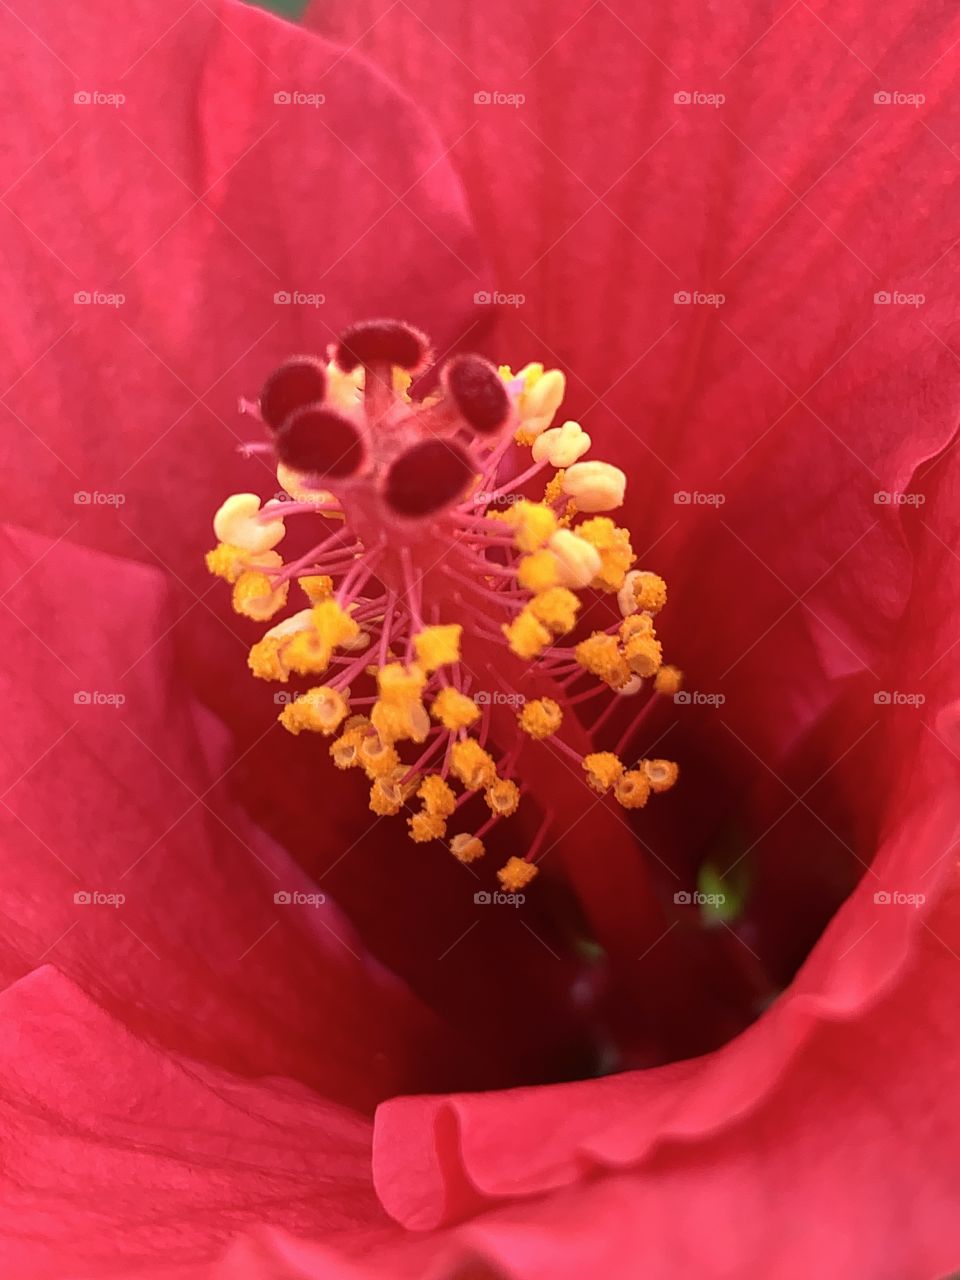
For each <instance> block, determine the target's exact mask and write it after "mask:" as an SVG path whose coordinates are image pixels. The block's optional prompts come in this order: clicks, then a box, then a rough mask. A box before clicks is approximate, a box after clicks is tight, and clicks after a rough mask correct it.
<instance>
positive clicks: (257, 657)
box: [247, 635, 290, 684]
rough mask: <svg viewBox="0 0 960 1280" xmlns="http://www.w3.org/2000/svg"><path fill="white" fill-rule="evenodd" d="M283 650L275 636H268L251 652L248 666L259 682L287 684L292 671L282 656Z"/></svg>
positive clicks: (258, 642) (259, 641) (248, 657)
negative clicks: (284, 662)
mask: <svg viewBox="0 0 960 1280" xmlns="http://www.w3.org/2000/svg"><path fill="white" fill-rule="evenodd" d="M281 648H282V645H281V642H280V641H279V640H278V639H277V638H276V637H275V636H271V635H266V636H264V637H263V639H262V640H258V641H257V643H256V644H255V645H254V646H253V648H252V649H251V650H250V653H249V654H248V656H247V666H248V667H249V668H250V670H251V671H252V672H253V674H254V675H255V676H256V677H257V679H258V680H280V681H281V682H283V683H284V684H285V683H286V682H287V680H288V679H289V678H290V670H289V668H288V667H286V666H284V664H283V660H282V658H281V656H280V651H281Z"/></svg>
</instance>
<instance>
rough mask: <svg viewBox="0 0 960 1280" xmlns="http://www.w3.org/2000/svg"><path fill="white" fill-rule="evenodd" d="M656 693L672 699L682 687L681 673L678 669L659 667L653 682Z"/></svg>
mask: <svg viewBox="0 0 960 1280" xmlns="http://www.w3.org/2000/svg"><path fill="white" fill-rule="evenodd" d="M653 687H654V689H656V691H657V693H663V694H666V695H667V696H668V697H672V696H673V694H675V693H679V691H680V689H681V688H682V687H683V672H682V671H681V670H680V668H679V667H670V666H667V667H661V668H660V670H659V671H658V672H657V674H656V677H655V678H654V681H653Z"/></svg>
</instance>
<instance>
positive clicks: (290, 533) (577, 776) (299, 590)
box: [206, 320, 682, 892]
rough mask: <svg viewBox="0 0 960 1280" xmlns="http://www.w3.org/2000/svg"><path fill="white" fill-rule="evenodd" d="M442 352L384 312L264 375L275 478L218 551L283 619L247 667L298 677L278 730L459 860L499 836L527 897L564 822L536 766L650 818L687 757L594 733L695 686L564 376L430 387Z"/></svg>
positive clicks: (583, 797)
mask: <svg viewBox="0 0 960 1280" xmlns="http://www.w3.org/2000/svg"><path fill="white" fill-rule="evenodd" d="M431 359H432V356H431V352H430V347H429V342H428V340H427V338H426V337H425V336H424V335H423V334H422V333H420V332H419V331H418V330H417V329H415V328H413V327H412V326H411V325H407V324H404V323H402V322H400V321H391V320H376V321H370V322H366V323H361V324H356V325H353V326H351V327H350V328H349V329H348V330H346V331H345V332H344V333H343V334H341V335H340V338H339V339H338V341H337V342H335V343H333V344H332V345H331V347H330V348H329V349H328V350H327V351H326V352H325V353H324V354H323V357H314V356H296V357H292V358H291V359H289V360H287V361H285V362H284V363H283V364H282V365H280V367H279V368H277V369H276V370H274V372H273V373H272V374H271V375H270V377H269V378H268V379H267V381H266V383H265V384H264V386H263V388H262V389H261V392H260V395H259V397H258V399H257V400H256V401H247V400H245V401H242V402H241V407H242V409H243V410H244V412H246V413H247V414H248V415H249V416H251V417H252V418H253V419H254V420H255V421H256V422H257V423H258V424H259V425H260V426H261V428H262V430H263V432H264V433H265V435H266V443H263V442H258V443H256V444H253V445H250V446H248V447H247V452H248V453H249V454H250V455H254V454H255V455H257V456H258V457H260V458H263V457H264V456H266V457H267V458H268V459H269V460H270V464H271V465H272V467H274V468H275V469H276V475H277V483H278V486H279V488H278V491H276V492H275V493H274V494H273V495H272V496H268V498H267V499H266V501H264V500H263V499H262V498H261V497H260V496H259V495H257V494H255V493H235V494H231V495H229V496H228V497H227V498H226V499H225V501H224V502H223V504H222V506H221V507H220V509H219V510H218V511H217V512H216V515H215V517H214V522H213V525H214V532H215V535H216V538H217V544H216V546H215V547H214V548H213V550H211V551H210V552H208V554H207V557H206V563H207V567H208V569H209V571H210V572H211V573H212V574H214V575H216V576H217V577H219V578H222V579H224V580H225V581H226V582H227V583H229V584H230V586H231V587H232V593H233V594H232V601H233V607H234V609H235V610H236V612H237V613H239V614H241V615H242V616H244V617H247V618H250V619H252V620H253V621H255V622H258V623H270V624H271V625H270V626H269V627H268V629H267V630H266V631H265V632H264V633H263V634H262V635H261V636H260V638H259V639H257V640H256V641H255V643H253V645H252V647H251V649H250V653H249V658H248V664H249V667H250V670H251V672H252V673H253V675H254V676H255V677H256V678H258V679H260V680H264V681H269V682H273V683H275V684H279V685H281V686H285V687H286V690H287V692H286V693H285V695H283V696H282V697H280V698H279V699H278V700H280V701H281V702H282V703H283V709H282V710H281V712H280V713H279V717H278V718H279V721H280V723H281V725H282V726H283V727H284V729H286V730H287V731H288V732H290V733H292V734H296V735H299V734H302V733H313V734H317V735H320V736H321V737H324V738H327V739H329V743H328V749H329V754H330V757H331V759H332V762H333V765H334V766H335V767H336V768H337V769H339V770H344V771H349V772H351V773H354V774H356V775H358V778H359V779H361V780H362V785H363V786H364V787H365V788H366V790H367V794H368V803H369V807H370V809H371V810H372V811H373V813H374V814H376V815H377V817H378V818H400V819H403V820H404V821H405V827H406V835H407V837H408V838H409V839H410V840H411V841H413V842H414V843H416V844H420V845H435V846H437V848H438V851H442V853H443V856H450V855H452V856H453V857H454V858H456V859H457V860H458V861H459V862H460V863H461V864H463V865H464V866H471V869H472V864H474V863H475V862H477V860H478V859H480V858H482V857H483V856H484V854H485V853H486V849H487V845H488V843H489V836H490V833H491V832H492V831H493V830H494V828H496V827H498V826H501V825H506V827H507V831H506V832H504V833H503V834H504V835H506V837H507V838H506V844H507V846H508V848H509V849H510V850H511V852H510V856H509V857H508V859H507V861H506V863H505V865H504V866H502V867H501V868H500V870H499V871H498V872H497V875H498V878H499V880H500V883H501V885H502V887H503V888H504V889H505V890H508V891H510V892H515V891H519V890H521V889H523V888H525V887H526V885H528V884H529V883H530V881H531V880H532V879H533V878H534V877H535V876H536V875H537V873H538V869H539V863H540V861H541V860H542V858H543V857H544V855H545V854H546V853H547V852H549V849H550V847H551V844H550V835H551V831H552V830H553V829H554V827H555V825H556V818H557V814H556V812H554V811H553V810H552V809H551V808H550V798H549V796H543V795H541V794H540V792H541V791H542V790H543V788H540V789H535V788H532V787H531V788H528V787H526V786H525V782H524V779H525V777H528V776H529V775H530V774H531V773H532V772H534V771H536V770H540V769H542V767H543V764H544V760H545V761H546V763H547V764H548V765H551V766H552V767H553V768H554V769H555V771H556V784H557V787H558V788H563V789H564V790H570V789H571V788H576V789H577V792H578V795H579V797H580V802H581V803H582V808H583V812H584V813H586V812H587V810H588V809H589V808H590V807H591V806H592V805H594V804H597V803H601V804H613V805H617V806H620V807H621V808H623V809H639V808H643V807H644V806H645V805H646V804H647V803H648V801H649V800H650V798H651V797H652V796H654V795H656V794H657V793H659V792H663V791H666V790H668V789H669V788H670V787H672V786H673V784H674V783H675V782H676V780H677V775H678V769H677V765H676V764H675V763H674V762H672V761H667V760H659V759H658V760H650V759H635V758H630V757H629V755H625V751H624V747H625V744H626V743H627V742H628V741H630V740H631V735H630V733H629V732H628V733H627V734H624V735H621V740H620V742H619V743H617V744H616V745H614V746H612V747H611V746H605V745H604V744H603V742H602V737H603V733H602V730H603V727H604V726H605V725H606V724H608V723H609V721H610V719H611V714H612V712H613V711H614V710H616V707H617V705H620V706H621V707H623V705H624V702H623V700H624V699H629V700H630V704H629V705H630V709H631V712H632V714H631V715H630V716H629V717H628V718H629V720H630V723H631V724H635V723H636V722H637V720H638V719H639V717H640V716H642V715H643V714H644V713H645V711H646V710H647V709H648V708H649V707H650V706H651V705H652V704H653V702H654V700H655V699H656V698H657V696H658V695H660V696H670V695H672V694H674V693H676V692H677V690H678V689H679V688H680V685H681V680H682V675H681V672H680V671H679V670H678V669H677V668H676V667H673V666H667V665H665V664H664V661H663V652H662V646H661V643H660V640H659V639H658V637H657V632H656V615H657V614H658V613H659V612H660V610H661V609H662V608H663V607H664V606H665V604H666V598H667V589H666V584H665V583H664V581H663V579H662V578H661V577H659V575H658V574H656V573H655V572H652V571H651V570H649V569H643V568H638V567H637V565H636V555H635V553H634V551H633V548H632V546H631V541H630V533H629V530H627V529H625V528H622V527H620V526H619V525H618V524H617V522H616V519H615V517H614V515H613V514H612V513H614V512H616V511H617V510H618V509H619V508H620V507H621V506H622V505H623V501H624V495H625V491H626V484H627V477H626V475H625V474H624V472H623V471H621V470H620V469H619V468H618V467H615V466H612V465H610V464H609V463H607V462H604V461H602V460H601V459H598V458H594V457H588V456H587V455H589V454H590V453H591V451H592V448H593V440H592V439H591V437H590V436H589V435H588V434H587V432H586V431H585V430H584V429H583V427H582V426H581V425H580V423H578V422H574V421H565V422H562V423H560V424H559V425H554V423H555V419H556V417H557V415H558V413H559V410H560V406H561V404H562V402H563V395H564V389H565V381H564V375H563V373H562V372H561V371H560V370H557V369H545V368H544V366H543V365H541V364H528V365H526V366H525V367H524V368H522V369H520V370H519V372H518V373H516V374H514V373H513V371H512V370H511V369H510V368H509V367H508V366H500V367H499V368H498V367H496V366H494V365H492V364H491V363H489V362H488V361H487V360H485V359H484V358H483V357H481V356H477V355H457V356H453V357H452V358H450V359H448V360H446V361H445V362H443V363H442V364H441V365H440V367H439V369H438V370H437V378H436V390H434V391H432V392H431V393H430V394H428V395H426V396H425V397H422V398H417V397H416V396H415V395H414V394H412V388H413V386H414V382H415V379H416V378H418V376H419V375H421V374H422V373H424V371H425V370H427V369H428V368H429V367H430V365H431ZM281 546H293V547H294V548H295V549H294V550H291V551H289V552H287V553H286V554H283V553H281V551H280V548H281ZM588 612H589V614H590V616H592V617H597V616H598V615H599V616H600V618H601V620H602V621H603V622H604V623H605V625H603V626H601V627H590V626H589V625H587V624H586V623H585V622H584V618H585V617H586V616H587V614H588ZM584 741H587V742H589V743H590V745H591V747H592V748H593V749H592V750H588V751H586V752H584V751H582V750H577V749H576V748H575V746H574V743H575V742H576V743H578V744H579V745H580V747H581V748H582V746H583V743H584ZM537 755H540V756H541V760H540V761H539V762H535V761H534V757H535V756H537ZM571 774H572V775H573V778H572V779H571V777H570V775H571ZM541 776H542V775H541ZM527 810H532V812H530V813H529V817H528V818H527V820H526V821H525V820H524V815H525V811H527ZM511 828H512V829H513V830H514V831H525V832H527V833H528V834H527V837H526V840H525V842H522V841H520V839H519V838H518V837H517V836H515V835H510V834H509V832H510V829H511ZM531 832H532V833H533V834H532V835H531V834H530V833H531ZM561 834H562V832H560V831H558V832H556V837H555V838H556V839H559V837H560V835H561ZM499 835H500V833H498V836H499ZM498 843H500V844H503V843H504V841H499V840H498Z"/></svg>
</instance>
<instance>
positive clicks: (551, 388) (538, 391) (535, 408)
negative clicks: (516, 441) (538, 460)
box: [520, 369, 567, 436]
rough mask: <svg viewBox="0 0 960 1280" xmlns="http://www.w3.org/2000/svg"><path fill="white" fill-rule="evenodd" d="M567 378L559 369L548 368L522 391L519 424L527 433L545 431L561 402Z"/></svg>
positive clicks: (532, 433) (533, 433)
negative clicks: (527, 388)
mask: <svg viewBox="0 0 960 1280" xmlns="http://www.w3.org/2000/svg"><path fill="white" fill-rule="evenodd" d="M566 389H567V380H566V378H565V377H564V375H563V374H562V373H561V371H560V370H559V369H548V370H547V372H546V373H545V374H544V375H543V376H542V377H541V378H538V379H537V381H536V382H535V383H534V384H533V386H532V387H531V388H530V390H529V391H525V392H524V393H523V398H522V400H521V403H520V417H521V425H522V426H523V429H524V431H526V432H527V433H528V435H533V436H538V435H540V433H541V432H542V431H546V429H547V427H549V426H550V424H551V422H553V419H554V417H555V415H556V412H557V410H558V409H559V408H560V405H561V404H562V402H563V395H564V392H565V391H566Z"/></svg>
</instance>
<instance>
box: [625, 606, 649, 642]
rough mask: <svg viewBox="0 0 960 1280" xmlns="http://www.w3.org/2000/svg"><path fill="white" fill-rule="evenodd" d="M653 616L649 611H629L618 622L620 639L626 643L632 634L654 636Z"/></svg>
mask: <svg viewBox="0 0 960 1280" xmlns="http://www.w3.org/2000/svg"><path fill="white" fill-rule="evenodd" d="M656 634H657V633H656V630H655V628H654V625H653V618H652V617H651V616H650V614H649V613H631V614H630V616H629V617H628V618H624V620H623V621H622V622H621V623H620V639H621V640H622V641H623V642H624V644H626V642H627V641H628V640H632V639H633V637H634V636H656Z"/></svg>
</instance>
